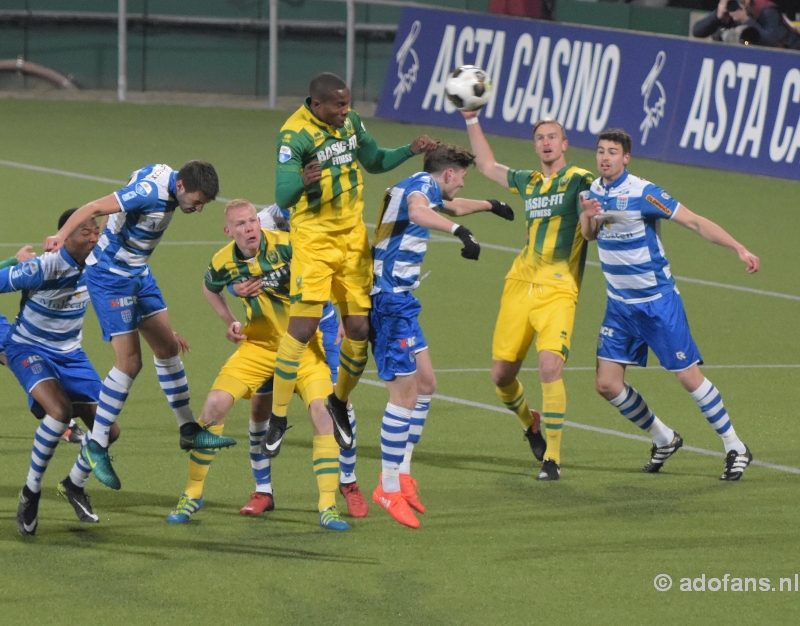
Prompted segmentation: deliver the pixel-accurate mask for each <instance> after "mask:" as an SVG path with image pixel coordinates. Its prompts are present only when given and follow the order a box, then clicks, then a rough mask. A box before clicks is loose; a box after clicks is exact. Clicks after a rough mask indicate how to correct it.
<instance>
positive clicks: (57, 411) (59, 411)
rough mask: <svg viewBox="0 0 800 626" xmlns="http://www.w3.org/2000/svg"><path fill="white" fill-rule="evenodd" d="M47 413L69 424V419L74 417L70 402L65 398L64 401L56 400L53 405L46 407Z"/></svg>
mask: <svg viewBox="0 0 800 626" xmlns="http://www.w3.org/2000/svg"><path fill="white" fill-rule="evenodd" d="M47 414H48V415H49V416H50V417H52V418H53V419H54V420H56V421H59V422H61V423H62V424H69V421H70V420H71V419H72V418H73V417H74V412H73V410H72V403H71V402H70V401H69V400H68V399H66V398H65V399H64V401H60V402H56V403H55V404H54V405H53V406H51V407H48V412H47Z"/></svg>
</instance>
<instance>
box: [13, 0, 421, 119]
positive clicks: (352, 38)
mask: <svg viewBox="0 0 800 626" xmlns="http://www.w3.org/2000/svg"><path fill="white" fill-rule="evenodd" d="M316 1H317V2H337V3H340V4H341V3H344V4H345V5H346V18H345V21H344V22H340V21H323V20H281V19H279V18H278V4H279V0H270V3H269V19H252V18H223V17H200V16H186V15H162V14H154V13H147V14H142V13H128V11H127V0H117V2H118V5H117V12H116V13H110V12H97V11H22V10H0V23H20V24H30V23H50V22H55V23H59V24H64V23H68V24H88V25H94V24H104V25H109V26H110V25H116V26H117V52H118V58H117V99H118V100H119V101H120V102H124V101H125V100H126V98H127V91H128V71H127V67H128V29H129V28H130V27H131V26H135V25H143V26H155V27H159V26H160V27H170V28H214V29H223V30H231V31H237V32H248V33H268V34H269V106H270V108H273V109H274V108H276V107H277V101H278V38H279V34H278V33H279V31H284V32H291V31H296V32H308V31H312V32H325V33H327V34H339V33H343V34H344V36H345V50H346V52H345V81H346V82H347V85H348V87H350V88H351V89H352V86H353V76H354V73H355V46H356V36H357V34H358V33H371V34H378V35H386V36H391V35H394V33H395V32H397V24H370V23H357V22H356V4H357V3H360V4H368V5H381V6H391V7H397V8H403V7H408V6H417V7H426V6H430V5H425V4H421V3H417V2H400V1H398V0H316Z"/></svg>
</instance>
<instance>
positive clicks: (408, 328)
mask: <svg viewBox="0 0 800 626" xmlns="http://www.w3.org/2000/svg"><path fill="white" fill-rule="evenodd" d="M421 310H422V306H421V305H420V303H419V300H417V299H416V298H415V297H414V295H413V294H412V293H411V292H410V291H405V292H403V293H379V294H377V295H375V296H373V298H372V309H371V310H370V312H369V324H370V329H369V340H370V343H371V344H372V355H373V356H374V357H375V365H377V367H378V377H379V378H380V379H381V380H394V379H395V378H396V377H397V376H408V375H410V374H413V373H415V372H416V371H417V357H416V355H417V352H422V351H423V350H425V349H426V348H427V347H428V344H427V343H426V341H425V335H423V334H422V328H420V325H419V321H418V320H417V318H418V316H419V313H420V311H421Z"/></svg>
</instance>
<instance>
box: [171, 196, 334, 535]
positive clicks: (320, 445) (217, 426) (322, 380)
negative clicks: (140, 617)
mask: <svg viewBox="0 0 800 626" xmlns="http://www.w3.org/2000/svg"><path fill="white" fill-rule="evenodd" d="M224 230H225V234H226V235H227V236H228V237H231V238H232V239H233V241H232V242H231V243H229V244H228V245H227V246H225V247H224V248H223V249H222V250H220V251H219V252H217V254H215V255H214V257H213V259H212V260H211V264H210V265H209V267H208V271H207V272H206V277H205V283H204V285H203V293H204V294H205V296H206V299H207V300H208V303H209V304H210V305H211V307H212V308H213V309H214V311H215V312H216V313H217V315H219V317H220V318H221V319H222V320H223V321H224V322H225V324H226V326H227V327H228V330H227V332H226V335H225V336H226V337H227V338H228V339H229V340H230V341H232V342H233V343H238V344H239V347H238V348H237V350H236V352H235V353H234V354H233V355H232V356H231V357H230V358H229V359H228V361H227V362H226V363H225V365H223V367H222V369H221V370H220V372H219V375H218V376H217V379H216V380H215V381H214V384H213V385H212V387H211V391H210V392H209V394H208V397H207V398H206V403H205V406H204V407H203V413H202V415H201V416H200V422H201V423H202V424H203V425H204V426H205V427H207V428H208V429H209V430H210V431H211V432H214V433H216V434H221V433H222V429H223V427H224V423H225V417H226V415H227V413H228V411H229V410H230V409H231V407H232V406H233V405H234V403H235V402H236V401H237V400H239V399H241V398H250V397H251V396H252V395H253V394H254V393H255V392H256V391H257V390H258V389H259V388H260V387H261V386H262V385H263V384H264V383H265V382H266V381H267V380H268V379H270V378H272V376H273V374H274V373H275V363H276V357H277V350H278V344H279V343H280V340H281V337H282V336H283V335H284V334H285V333H286V327H287V324H288V321H289V285H288V283H289V263H290V261H291V258H292V248H291V245H290V244H289V234H288V233H286V232H282V231H274V230H262V229H261V223H260V221H259V218H258V213H257V212H256V209H255V207H254V206H253V205H252V204H250V203H249V202H248V201H246V200H234V201H232V202H230V203H229V204H228V205H227V206H226V207H225V229H224ZM253 277H260V278H261V280H262V285H263V289H262V290H261V291H260V292H259V294H258V295H257V296H255V297H243V298H240V300H241V301H242V302H243V303H244V306H245V310H246V312H247V322H246V323H245V325H244V327H243V326H242V324H241V322H239V321H238V320H237V319H236V317H235V316H234V314H233V313H232V312H231V310H230V308H229V306H228V304H227V302H226V301H225V296H224V293H223V292H224V290H225V288H226V287H227V286H228V285H230V284H232V283H234V282H241V281H246V280H249V279H251V278H253ZM293 382H294V385H295V387H294V388H293V391H296V392H297V394H298V395H299V396H300V397H301V398H302V399H303V402H304V403H305V405H306V406H307V407H308V412H309V415H310V416H311V421H312V423H313V425H314V444H313V460H314V473H315V474H316V477H317V486H318V487H319V494H320V495H319V511H320V516H319V523H320V525H321V526H323V527H324V528H327V529H330V530H348V528H349V526H348V525H347V523H346V522H344V521H342V519H341V518H340V517H339V512H338V510H337V508H336V489H337V487H338V486H339V459H338V457H339V447H338V446H337V445H336V441H335V440H334V438H333V424H332V423H331V420H330V418H329V417H328V414H327V412H326V410H325V405H324V401H325V398H326V397H327V396H328V395H329V394H330V393H331V391H332V388H333V387H332V383H331V374H330V370H329V369H328V365H327V362H326V361H325V351H324V348H323V346H322V339H321V336H320V334H319V333H315V334H314V336H313V337H312V338H311V341H310V342H309V344H308V350H306V351H305V352H304V353H303V355H302V357H301V359H300V363H299V369H298V372H297V377H296V378H295V379H294V381H293ZM252 428H253V424H251V430H252ZM214 454H215V451H214V450H195V451H193V452H192V453H191V456H190V459H189V482H188V484H187V486H186V490H185V491H184V493H183V495H182V496H181V497H180V499H179V500H178V504H177V505H176V507H175V508H174V509H173V511H172V512H171V513H170V515H169V516H168V517H167V521H168V522H170V523H178V524H179V523H184V522H188V521H189V519H190V517H191V516H192V515H193V514H194V513H195V512H197V511H198V510H199V509H200V508H202V506H203V497H202V496H203V486H204V483H205V478H206V475H207V474H208V470H209V467H210V465H211V462H212V460H213V458H214ZM252 455H253V450H252V449H251V457H252ZM265 459H266V457H265ZM269 504H270V505H271V504H272V501H271V498H270V503H269ZM269 508H272V507H271V506H270V507H269ZM264 510H268V508H265V509H264Z"/></svg>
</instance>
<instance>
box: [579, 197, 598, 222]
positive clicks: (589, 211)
mask: <svg viewBox="0 0 800 626" xmlns="http://www.w3.org/2000/svg"><path fill="white" fill-rule="evenodd" d="M580 203H581V211H583V212H584V213H585V214H586V215H587V216H588V217H597V216H598V215H599V214H600V212H601V211H602V209H603V205H602V204H600V201H599V200H598V199H597V198H592V199H589V193H588V192H586V191H584V192H582V193H581V195H580Z"/></svg>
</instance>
